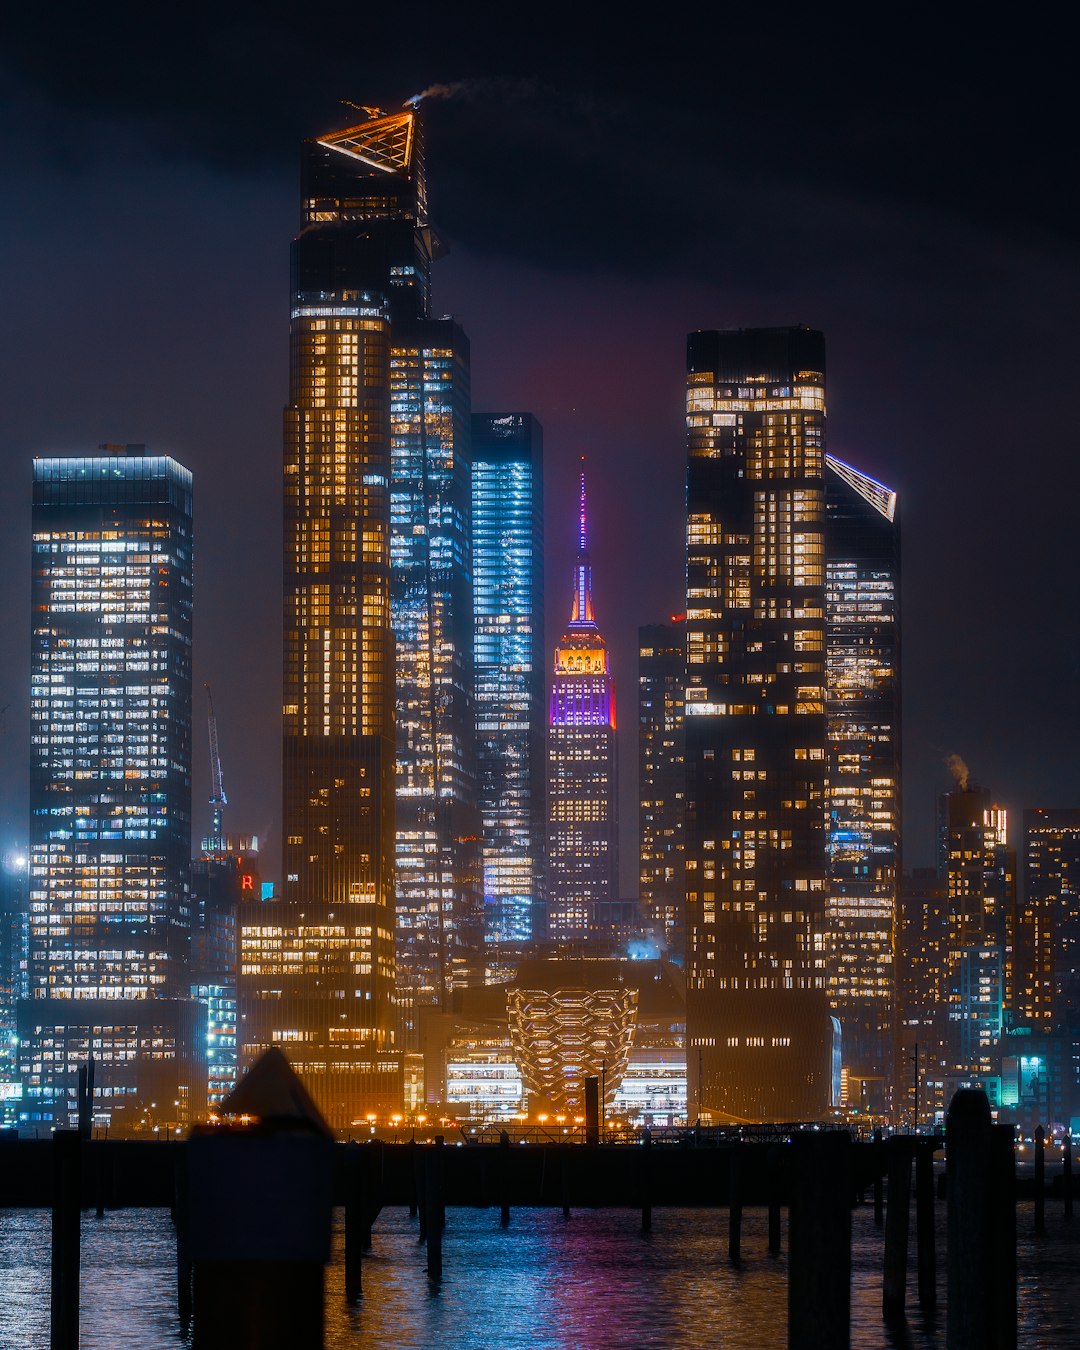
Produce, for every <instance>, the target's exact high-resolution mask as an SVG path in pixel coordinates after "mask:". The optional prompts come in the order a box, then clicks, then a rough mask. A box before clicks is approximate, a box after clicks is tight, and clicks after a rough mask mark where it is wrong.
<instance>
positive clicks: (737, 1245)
mask: <svg viewBox="0 0 1080 1350" xmlns="http://www.w3.org/2000/svg"><path fill="white" fill-rule="evenodd" d="M728 1260H729V1261H730V1262H731V1264H732V1265H733V1266H737V1265H740V1264H741V1262H742V1147H741V1145H739V1144H738V1143H735V1142H733V1143H732V1145H731V1147H730V1148H729V1149H728Z"/></svg>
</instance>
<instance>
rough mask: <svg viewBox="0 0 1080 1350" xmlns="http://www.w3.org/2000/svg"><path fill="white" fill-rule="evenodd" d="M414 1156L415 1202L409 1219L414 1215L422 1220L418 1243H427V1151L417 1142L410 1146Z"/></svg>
mask: <svg viewBox="0 0 1080 1350" xmlns="http://www.w3.org/2000/svg"><path fill="white" fill-rule="evenodd" d="M409 1147H410V1148H411V1149H412V1155H413V1173H412V1175H413V1200H414V1202H415V1204H414V1206H413V1207H412V1208H411V1209H410V1210H409V1217H410V1218H412V1216H413V1215H414V1214H416V1215H418V1216H419V1219H420V1232H419V1234H418V1235H417V1239H416V1240H417V1241H418V1242H426V1241H427V1234H428V1207H427V1149H426V1148H424V1149H422V1148H421V1147H420V1146H419V1145H418V1144H417V1143H416V1142H415V1141H414V1142H413V1143H412V1144H410V1145H409Z"/></svg>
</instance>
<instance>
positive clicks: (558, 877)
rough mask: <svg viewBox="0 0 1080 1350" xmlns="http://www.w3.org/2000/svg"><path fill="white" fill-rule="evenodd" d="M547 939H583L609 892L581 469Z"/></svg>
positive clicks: (600, 667) (553, 785) (595, 639)
mask: <svg viewBox="0 0 1080 1350" xmlns="http://www.w3.org/2000/svg"><path fill="white" fill-rule="evenodd" d="M547 760H548V775H547V784H548V787H547V817H548V882H547V934H546V935H547V937H548V939H549V940H550V941H552V942H556V943H571V944H573V943H578V942H581V941H583V940H587V939H588V937H589V934H590V928H591V927H592V925H593V923H594V921H595V917H596V910H597V906H599V905H607V906H609V905H610V902H611V901H612V900H614V899H616V898H617V884H618V875H619V873H618V859H617V847H618V809H617V806H618V782H617V776H616V743H615V681H614V679H613V677H612V674H611V663H610V659H609V656H608V650H607V644H606V643H605V642H604V639H603V637H602V636H601V633H600V629H599V628H598V626H597V623H596V615H595V613H594V610H593V599H592V563H591V561H590V559H589V548H588V532H587V517H586V510H585V472H584V469H583V470H582V473H581V495H580V502H579V509H578V554H577V561H576V563H575V565H574V598H573V604H572V607H571V614H570V622H569V624H568V625H567V627H566V631H565V632H564V633H563V635H562V637H561V638H560V639H559V644H558V646H557V647H556V648H555V667H554V673H553V677H552V682H551V705H550V712H549V718H548V742H547Z"/></svg>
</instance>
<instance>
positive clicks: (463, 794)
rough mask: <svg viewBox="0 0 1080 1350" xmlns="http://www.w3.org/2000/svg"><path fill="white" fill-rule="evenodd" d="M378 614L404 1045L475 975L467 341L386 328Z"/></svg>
mask: <svg viewBox="0 0 1080 1350" xmlns="http://www.w3.org/2000/svg"><path fill="white" fill-rule="evenodd" d="M392 344H393V345H392V349H391V356H390V416H391V423H390V437H391V464H392V470H391V487H390V560H391V574H390V575H391V582H390V613H391V619H392V622H393V628H394V637H395V639H396V642H397V703H396V722H397V961H398V969H397V990H398V1002H399V1005H400V1016H401V1027H402V1031H403V1034H404V1038H405V1048H406V1049H408V1050H415V1049H417V1047H418V1038H419V1031H420V1026H419V1022H420V1017H421V1015H422V1009H423V1008H425V1007H428V1008H443V1007H445V1006H446V1005H447V1000H448V998H449V995H450V992H451V990H452V989H453V988H454V987H455V986H457V985H460V984H464V983H467V982H468V981H469V980H470V979H473V978H477V977H478V975H479V971H480V969H481V966H482V950H483V891H482V870H481V828H482V827H481V823H480V814H479V811H478V810H477V799H476V760H475V746H476V741H475V736H476V728H475V713H474V704H473V597H472V529H471V519H472V501H471V495H470V492H471V469H472V460H471V452H470V440H471V435H470V432H471V426H470V412H469V344H468V340H467V338H466V337H465V334H464V333H463V332H462V330H461V328H460V327H459V326H458V325H457V324H456V323H454V322H453V320H452V319H429V318H418V319H409V320H405V319H401V320H398V319H396V318H395V319H394V322H393V325H392Z"/></svg>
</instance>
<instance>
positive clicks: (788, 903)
mask: <svg viewBox="0 0 1080 1350" xmlns="http://www.w3.org/2000/svg"><path fill="white" fill-rule="evenodd" d="M687 431H688V462H687V513H688V514H687V533H686V545H687V560H686V583H687V590H686V655H687V687H686V714H685V715H686V730H685V738H686V740H685V744H686V751H685V753H686V836H685V838H686V854H685V856H686V935H687V936H686V941H687V964H686V970H687V995H686V998H687V1008H686V1018H687V1041H688V1045H687V1066H688V1070H689V1076H690V1089H689V1096H690V1102H691V1107H690V1109H691V1114H693V1113H694V1112H695V1111H696V1112H697V1113H699V1114H704V1113H706V1112H708V1113H712V1114H713V1115H714V1116H719V1117H721V1118H725V1117H730V1118H735V1119H741V1120H747V1119H749V1120H755V1119H756V1120H768V1119H774V1120H775V1119H786V1120H792V1119H813V1118H816V1117H817V1116H819V1115H820V1114H821V1113H822V1112H823V1111H824V1109H825V1108H826V1106H827V1105H828V1103H829V1101H830V1097H831V1096H832V1094H833V1091H834V1088H835V1086H836V1085H835V1083H834V1056H833V1049H834V1037H835V1033H836V1027H835V1024H834V1023H833V1020H832V1017H831V1015H830V1013H829V1009H828V1004H827V1001H826V995H825V985H826V960H825V956H826V949H825V923H824V920H825V900H826V883H827V850H826V831H825V789H826V774H827V736H826V718H825V699H826V694H825V685H826V675H825V661H826V650H825V604H826V587H825V341H824V338H823V337H822V335H821V334H820V333H817V332H814V331H812V330H810V329H805V328H780V329H743V330H736V331H730V332H699V333H692V334H691V335H690V337H689V339H688V344H687Z"/></svg>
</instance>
